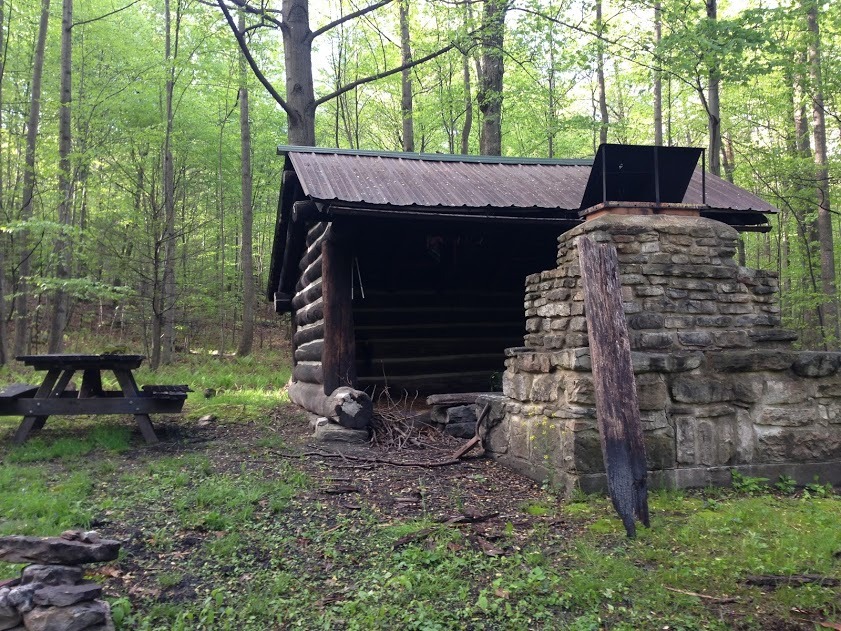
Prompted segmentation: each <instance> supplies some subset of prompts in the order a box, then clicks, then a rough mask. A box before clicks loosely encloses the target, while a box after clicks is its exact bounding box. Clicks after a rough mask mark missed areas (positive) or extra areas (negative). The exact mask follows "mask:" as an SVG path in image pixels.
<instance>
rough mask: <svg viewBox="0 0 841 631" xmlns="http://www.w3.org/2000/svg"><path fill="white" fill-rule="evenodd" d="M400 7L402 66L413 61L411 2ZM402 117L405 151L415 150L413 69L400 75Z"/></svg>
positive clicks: (403, 1) (404, 2) (406, 0)
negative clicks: (410, 29) (410, 27)
mask: <svg viewBox="0 0 841 631" xmlns="http://www.w3.org/2000/svg"><path fill="white" fill-rule="evenodd" d="M399 5H400V64H401V65H405V64H408V63H410V62H411V61H412V46H411V42H410V40H409V0H399ZM400 90H401V95H400V117H401V118H402V120H403V151H414V150H415V123H414V118H413V116H414V109H413V107H412V69H411V68H405V69H404V70H402V71H401V73H400Z"/></svg>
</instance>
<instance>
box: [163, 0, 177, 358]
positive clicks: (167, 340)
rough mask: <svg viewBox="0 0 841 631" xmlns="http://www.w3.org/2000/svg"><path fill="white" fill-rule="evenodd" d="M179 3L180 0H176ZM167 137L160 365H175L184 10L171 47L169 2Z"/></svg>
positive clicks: (164, 156) (167, 33)
mask: <svg viewBox="0 0 841 631" xmlns="http://www.w3.org/2000/svg"><path fill="white" fill-rule="evenodd" d="M177 1H178V2H180V0H177ZM166 16H167V17H166V22H167V24H166V51H165V54H166V63H167V73H168V76H167V81H166V133H165V136H164V152H163V163H164V164H163V184H164V232H163V246H164V277H163V304H162V307H163V314H162V316H163V322H162V324H163V329H162V331H161V335H162V339H161V363H162V364H164V365H166V364H169V363H172V351H173V346H174V344H175V245H176V243H175V239H176V237H175V167H174V165H173V156H172V121H173V117H174V115H173V109H172V107H173V103H172V99H173V91H174V89H175V57H176V56H177V55H178V49H177V42H178V30H179V27H180V21H181V8H180V5H178V8H176V17H175V41H176V45H175V46H173V45H172V35H173V33H172V31H173V24H172V15H171V10H170V0H166Z"/></svg>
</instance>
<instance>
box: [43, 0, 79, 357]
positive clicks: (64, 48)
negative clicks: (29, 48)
mask: <svg viewBox="0 0 841 631" xmlns="http://www.w3.org/2000/svg"><path fill="white" fill-rule="evenodd" d="M72 27H73V0H64V2H63V4H62V12H61V105H60V108H59V112H58V155H59V164H58V193H59V203H58V223H59V224H61V225H62V226H69V225H70V224H71V223H72V214H73V213H72V209H73V166H72V165H71V163H70V152H71V150H72V144H73V139H72V129H71V125H72V121H71V118H70V107H71V101H72V90H71V86H72V81H71V79H72V71H73V36H72V32H71V30H70V29H71V28H72ZM53 251H54V254H55V260H56V269H55V275H56V279H57V280H59V281H61V280H66V279H68V278H69V277H70V262H69V261H68V258H69V257H68V254H69V253H68V251H67V243H66V241H65V234H60V235H59V236H58V239H56V242H55V246H54V250H53ZM68 302H69V296H68V294H67V292H66V291H64V290H63V289H62V288H61V287H58V288H57V289H56V291H55V295H54V296H53V313H52V319H51V321H50V339H49V344H48V352H50V353H60V352H61V351H62V350H64V329H65V327H66V326H67V309H68Z"/></svg>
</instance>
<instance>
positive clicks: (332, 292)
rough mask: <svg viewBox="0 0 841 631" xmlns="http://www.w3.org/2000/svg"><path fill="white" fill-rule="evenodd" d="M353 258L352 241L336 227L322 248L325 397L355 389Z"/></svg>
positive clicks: (322, 361) (331, 230) (331, 229)
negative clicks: (345, 387) (344, 390)
mask: <svg viewBox="0 0 841 631" xmlns="http://www.w3.org/2000/svg"><path fill="white" fill-rule="evenodd" d="M352 262H353V256H352V253H351V248H350V241H349V240H346V239H342V238H341V232H340V231H339V230H337V229H336V225H335V224H334V225H333V226H331V228H330V235H329V236H328V238H327V239H326V240H325V241H324V242H323V244H322V248H321V266H322V273H321V295H322V297H323V298H322V300H323V303H324V347H323V352H322V357H321V363H322V367H323V369H324V394H331V393H332V392H333V391H334V390H335V389H336V388H339V387H342V386H350V387H351V388H355V387H356V339H355V337H354V331H353V305H352V304H351V288H352V283H353V276H352V267H351V264H352Z"/></svg>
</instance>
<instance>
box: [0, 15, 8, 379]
mask: <svg viewBox="0 0 841 631" xmlns="http://www.w3.org/2000/svg"><path fill="white" fill-rule="evenodd" d="M5 23H6V12H5V2H4V0H0V51H3V50H5V49H6V43H5V42H6V37H5V33H6V32H5V31H4V30H3V29H4V28H5V27H4V24H5ZM4 59H5V55H3V54H0V129H3V76H4V71H5V64H4V63H3V61H4ZM4 188H5V187H4V180H3V160H2V159H0V211H2V210H3V208H4V199H3V191H4ZM6 241H7V239H6V236H5V235H4V234H2V233H0V366H3V365H4V364H6V363H7V362H8V361H9V345H8V330H7V329H6V254H5V252H6V250H5V248H6Z"/></svg>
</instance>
